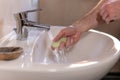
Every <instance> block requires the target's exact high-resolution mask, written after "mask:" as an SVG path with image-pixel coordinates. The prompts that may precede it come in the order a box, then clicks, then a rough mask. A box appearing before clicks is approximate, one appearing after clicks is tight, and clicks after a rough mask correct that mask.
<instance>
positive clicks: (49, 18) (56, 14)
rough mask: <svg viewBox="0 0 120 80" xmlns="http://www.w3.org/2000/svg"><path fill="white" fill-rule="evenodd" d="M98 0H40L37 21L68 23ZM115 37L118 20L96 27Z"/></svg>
mask: <svg viewBox="0 0 120 80" xmlns="http://www.w3.org/2000/svg"><path fill="white" fill-rule="evenodd" d="M98 2H99V0H40V1H39V6H40V7H41V8H42V9H43V11H42V12H40V14H39V22H40V23H43V24H52V25H64V26H67V25H70V24H72V23H73V22H74V21H76V20H78V19H79V18H81V17H82V16H83V15H84V14H85V13H87V12H88V11H89V10H91V9H92V8H93V7H94V6H95V5H96V4H97V3H98ZM96 29H97V30H100V31H103V32H107V33H109V34H111V35H113V36H115V37H117V38H119V37H120V21H116V22H114V23H111V24H109V25H106V24H103V25H100V26H99V27H97V28H96Z"/></svg>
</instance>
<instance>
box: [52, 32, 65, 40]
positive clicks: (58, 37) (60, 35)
mask: <svg viewBox="0 0 120 80" xmlns="http://www.w3.org/2000/svg"><path fill="white" fill-rule="evenodd" d="M64 34H65V33H64V30H62V31H60V32H59V33H58V35H57V36H56V37H55V38H54V40H53V41H58V40H59V39H60V38H62V37H63V36H64Z"/></svg>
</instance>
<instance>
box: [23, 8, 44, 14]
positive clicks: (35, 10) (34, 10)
mask: <svg viewBox="0 0 120 80" xmlns="http://www.w3.org/2000/svg"><path fill="white" fill-rule="evenodd" d="M37 11H42V9H41V8H40V9H33V10H27V11H25V12H26V13H30V12H37Z"/></svg>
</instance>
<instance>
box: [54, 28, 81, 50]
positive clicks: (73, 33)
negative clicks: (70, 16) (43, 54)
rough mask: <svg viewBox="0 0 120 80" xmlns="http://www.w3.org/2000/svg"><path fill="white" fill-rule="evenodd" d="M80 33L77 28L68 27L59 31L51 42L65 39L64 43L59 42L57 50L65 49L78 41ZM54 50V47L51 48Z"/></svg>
mask: <svg viewBox="0 0 120 80" xmlns="http://www.w3.org/2000/svg"><path fill="white" fill-rule="evenodd" d="M80 35H81V34H80V32H79V31H78V30H77V28H73V27H68V28H65V29H63V30H61V31H60V32H59V33H58V35H57V36H56V37H55V38H54V40H53V42H57V41H59V40H60V39H61V38H63V37H66V42H61V43H60V45H59V47H58V49H63V48H67V47H69V46H72V45H74V44H75V43H76V42H78V40H79V39H80ZM52 49H54V47H52Z"/></svg>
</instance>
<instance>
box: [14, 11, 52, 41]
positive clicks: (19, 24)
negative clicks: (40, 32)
mask: <svg viewBox="0 0 120 80" xmlns="http://www.w3.org/2000/svg"><path fill="white" fill-rule="evenodd" d="M37 11H41V9H34V10H28V11H24V12H19V13H16V14H14V17H15V20H16V29H15V30H16V33H17V39H18V40H25V39H27V34H28V30H27V28H25V27H36V28H40V29H45V30H50V26H47V25H42V24H37V23H36V22H33V21H30V20H28V13H31V12H37Z"/></svg>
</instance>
